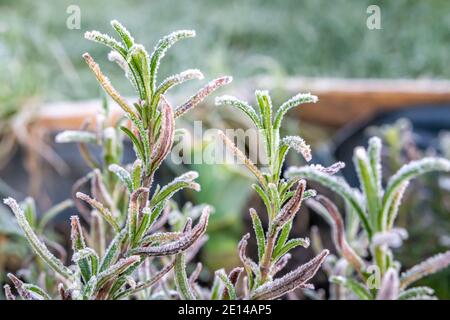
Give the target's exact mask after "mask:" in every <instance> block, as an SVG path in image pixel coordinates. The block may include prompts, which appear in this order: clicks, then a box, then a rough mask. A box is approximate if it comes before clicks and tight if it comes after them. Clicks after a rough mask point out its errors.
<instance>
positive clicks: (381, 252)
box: [286, 137, 450, 299]
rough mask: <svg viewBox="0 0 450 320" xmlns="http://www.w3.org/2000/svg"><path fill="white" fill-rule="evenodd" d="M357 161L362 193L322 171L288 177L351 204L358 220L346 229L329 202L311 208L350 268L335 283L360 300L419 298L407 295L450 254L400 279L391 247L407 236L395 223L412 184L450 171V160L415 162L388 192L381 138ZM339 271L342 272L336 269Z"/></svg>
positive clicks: (301, 170) (302, 170) (300, 170)
mask: <svg viewBox="0 0 450 320" xmlns="http://www.w3.org/2000/svg"><path fill="white" fill-rule="evenodd" d="M353 160H354V164H355V168H356V171H357V174H358V178H359V183H360V186H361V190H354V189H352V188H351V187H350V186H349V185H348V184H347V183H346V182H345V181H344V180H343V179H341V178H337V177H334V176H332V175H330V174H329V173H325V172H323V170H321V168H320V167H315V166H310V167H291V168H289V169H288V171H287V172H286V176H287V177H290V178H292V177H298V178H307V179H309V180H311V181H315V182H317V183H320V184H322V185H323V186H324V187H327V188H329V189H331V190H332V191H334V192H335V193H336V194H337V195H339V196H340V197H341V198H342V199H343V200H344V201H345V202H346V203H347V206H348V208H349V213H348V214H347V215H348V217H353V218H351V220H353V221H348V220H347V222H346V224H344V222H343V219H342V217H341V215H340V213H339V212H338V209H337V207H336V206H335V205H334V204H333V203H331V201H330V200H328V199H327V198H325V197H320V198H319V199H318V200H319V202H313V201H311V205H312V207H313V208H314V209H315V210H316V211H318V212H319V213H320V214H322V215H324V216H325V217H326V219H327V221H328V222H329V223H330V224H331V226H332V228H333V239H334V243H335V246H336V249H337V250H338V252H339V254H340V256H341V259H342V260H343V261H346V262H347V263H348V267H347V269H348V270H347V272H346V273H345V275H346V276H344V275H342V274H341V273H342V270H341V271H339V272H340V273H339V274H333V272H332V274H331V276H332V278H331V280H332V283H333V284H336V285H338V286H341V287H344V288H346V289H347V290H348V291H349V292H351V293H352V294H353V295H355V296H356V297H358V298H361V299H375V298H378V299H397V298H400V297H402V298H408V297H410V298H413V297H414V298H417V296H420V295H412V294H411V295H409V294H407V293H405V291H404V290H405V289H406V288H407V287H408V286H409V285H410V284H412V283H413V282H415V281H417V280H418V279H420V278H422V277H424V276H426V275H428V274H431V273H434V272H437V271H439V270H441V269H444V268H446V267H447V266H448V265H450V252H446V253H444V254H441V255H437V256H435V257H432V258H430V259H428V260H425V261H424V262H422V263H421V264H419V265H417V266H416V267H413V268H412V269H411V270H409V271H406V272H405V273H403V275H401V276H400V275H399V273H400V263H399V262H398V261H396V260H395V259H394V252H393V251H392V248H396V247H399V246H401V245H402V242H403V240H404V239H405V238H406V237H407V232H406V230H404V229H399V228H395V227H394V223H395V220H396V217H397V213H398V210H399V206H400V205H401V200H402V197H403V194H404V193H405V190H406V187H407V186H408V184H409V181H410V180H411V179H414V178H416V177H418V176H420V175H423V174H426V173H428V172H433V171H440V172H449V171H450V161H449V160H447V159H443V158H431V157H428V158H423V159H420V160H415V161H411V162H410V163H408V164H406V165H404V166H402V167H401V168H400V169H399V170H398V171H397V172H396V173H395V174H394V175H392V176H391V177H390V178H389V179H388V180H387V184H386V187H385V188H383V186H382V182H381V180H382V167H381V140H380V139H379V138H377V137H373V138H371V139H370V140H369V147H368V149H367V150H366V149H364V148H363V147H357V148H356V149H355V152H354V157H353ZM351 212H356V213H357V215H356V216H352V215H351ZM355 223H359V228H361V229H362V232H361V233H359V234H357V235H354V234H353V236H350V238H349V235H352V232H351V231H350V228H352V225H354V224H355ZM362 257H370V260H368V261H366V260H363V259H362ZM335 267H336V268H338V266H337V264H336V266H335ZM374 270H375V272H374ZM336 272H338V271H337V269H336ZM394 280H395V281H394ZM429 296H431V294H427V295H423V297H424V298H427V297H429ZM345 297H348V296H346V295H345V294H340V295H339V296H337V297H336V298H345Z"/></svg>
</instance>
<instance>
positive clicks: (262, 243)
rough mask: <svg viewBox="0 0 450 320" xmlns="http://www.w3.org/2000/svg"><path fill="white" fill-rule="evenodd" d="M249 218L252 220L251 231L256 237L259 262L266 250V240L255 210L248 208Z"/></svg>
mask: <svg viewBox="0 0 450 320" xmlns="http://www.w3.org/2000/svg"><path fill="white" fill-rule="evenodd" d="M250 216H251V218H252V223H253V229H254V230H255V235H256V243H257V246H258V257H259V260H261V259H262V256H263V255H264V251H265V250H266V238H265V236H264V229H263V226H262V223H261V220H260V219H259V216H258V214H257V213H256V211H255V209H253V208H250Z"/></svg>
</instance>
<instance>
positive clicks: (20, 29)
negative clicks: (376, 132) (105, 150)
mask: <svg viewBox="0 0 450 320" xmlns="http://www.w3.org/2000/svg"><path fill="white" fill-rule="evenodd" d="M373 3H377V4H378V5H379V6H380V7H381V23H382V28H383V29H382V30H375V31H370V30H368V29H367V27H366V19H367V16H368V15H367V13H366V8H367V6H368V5H369V4H373ZM71 4H76V5H78V6H79V7H80V9H81V29H80V30H69V29H68V28H67V27H66V19H67V17H68V14H67V13H66V9H67V7H68V6H69V5H71ZM113 18H115V19H118V20H119V21H121V22H122V23H124V24H125V25H126V26H127V27H128V28H129V29H130V30H132V32H133V34H135V36H136V38H137V41H138V42H142V43H143V44H144V45H146V46H147V47H148V48H149V50H150V49H151V48H152V47H153V45H154V44H155V41H157V40H158V39H159V38H160V37H161V36H162V35H164V34H167V33H169V32H171V31H173V30H175V29H179V28H184V29H186V28H192V29H196V30H197V34H198V36H197V38H196V39H195V40H188V41H184V42H182V43H179V44H177V45H176V48H174V49H173V50H171V52H170V53H169V54H168V56H167V57H166V60H165V63H164V65H163V70H161V73H162V75H165V74H166V75H168V74H170V73H173V72H175V71H179V70H181V68H186V67H197V68H199V69H201V70H202V71H204V72H205V74H206V76H207V77H209V78H210V77H213V76H215V75H218V74H223V73H227V74H231V75H233V76H235V78H236V79H244V78H246V77H248V76H252V75H257V74H269V75H277V76H279V75H304V76H339V77H369V78H373V77H389V78H397V77H407V78H416V77H434V78H448V77H449V76H450V67H449V66H448V49H449V48H448V42H449V40H450V2H449V1H447V0H434V1H420V0H396V1H387V0H385V1H354V0H336V1H333V2H330V1H328V0H303V1H299V0H284V1H270V0H246V1H237V0H229V1H211V0H194V1H174V0H152V1H137V0H130V1H122V2H118V1H110V0H98V1H92V0H89V1H88V0H80V1H75V0H60V1H50V0H43V1H35V2H31V1H26V0H19V1H6V0H0V59H1V65H0V71H2V70H3V69H5V68H9V69H11V64H18V65H20V70H19V71H20V72H15V70H12V71H11V70H9V71H10V72H9V74H11V73H13V75H9V76H8V77H5V76H3V77H1V78H0V81H2V82H10V81H11V79H12V78H13V77H14V73H15V74H16V76H17V77H18V79H21V80H20V81H19V80H18V82H19V84H17V83H15V82H14V85H15V87H13V88H12V89H11V90H9V91H8V93H10V94H14V92H19V93H20V94H24V93H23V92H21V91H23V90H21V82H24V83H25V82H27V86H28V87H30V86H31V87H32V88H33V93H35V92H36V87H38V88H39V89H40V90H39V92H40V94H41V97H42V98H43V99H44V100H55V99H81V98H88V97H97V96H98V92H99V91H98V86H97V85H96V83H95V80H94V78H93V77H92V76H91V75H90V74H89V70H88V68H87V67H86V66H85V65H84V62H83V61H82V59H81V54H82V53H83V52H85V51H89V52H90V53H91V54H92V55H93V56H94V57H95V58H96V59H97V60H98V61H99V62H100V63H101V65H102V66H103V68H104V69H105V71H106V73H107V74H108V75H110V77H111V79H112V81H113V83H114V84H115V85H116V86H118V87H119V89H121V90H125V92H127V93H131V88H129V87H128V86H126V84H124V82H123V81H121V79H122V78H121V77H122V75H121V72H120V71H119V70H118V68H116V67H115V66H114V65H112V64H110V63H107V62H106V54H107V50H106V49H104V48H102V47H101V46H98V45H96V44H92V43H90V42H88V41H86V40H84V39H83V33H84V32H85V31H87V30H91V29H97V30H99V31H102V32H108V33H111V32H112V31H111V28H110V26H109V21H110V20H111V19H113ZM2 74H5V72H2ZM25 79H26V81H25ZM22 80H23V81H22ZM29 82H34V84H35V85H34V86H32V85H30V84H29ZM25 93H26V92H25ZM4 95H5V94H3V95H0V97H3V96H4ZM4 99H6V98H4V97H3V98H2V100H4Z"/></svg>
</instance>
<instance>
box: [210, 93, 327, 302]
mask: <svg viewBox="0 0 450 320" xmlns="http://www.w3.org/2000/svg"><path fill="white" fill-rule="evenodd" d="M255 95H256V99H257V102H258V107H259V108H258V110H259V112H257V111H255V109H254V108H253V107H252V106H250V105H249V104H247V103H246V102H243V101H240V100H238V99H236V98H234V97H231V96H223V97H219V98H217V99H216V104H217V105H231V106H234V107H236V108H238V109H240V110H241V111H242V112H244V113H245V114H246V115H247V116H248V117H249V118H250V119H251V120H252V122H253V124H254V125H255V127H256V128H257V129H258V130H260V132H261V134H262V137H263V140H264V144H265V153H266V157H267V160H268V165H267V167H266V168H258V167H257V166H256V165H255V164H254V163H252V161H251V160H250V159H248V158H247V157H246V156H245V154H244V153H243V152H242V151H241V150H239V149H238V148H237V147H236V146H235V144H234V143H233V142H232V141H231V140H230V139H229V138H228V137H227V136H226V135H225V134H224V133H222V132H220V133H219V136H220V138H221V139H222V140H223V142H224V144H225V145H226V146H227V147H228V149H229V150H231V152H232V153H233V154H234V155H235V156H237V158H238V159H239V160H240V161H242V163H244V164H245V166H246V167H247V168H248V169H249V170H250V171H251V173H252V174H253V175H254V176H255V177H256V179H257V181H258V183H256V184H253V188H254V190H255V191H256V192H257V193H258V195H259V196H260V198H261V199H262V201H263V202H264V204H265V207H266V214H267V220H268V226H267V228H266V230H264V228H263V224H262V222H261V219H260V216H259V214H258V213H257V212H256V211H255V210H254V209H250V216H251V219H252V222H253V227H254V231H255V236H256V240H257V246H258V262H254V261H253V260H252V259H251V258H250V257H248V256H247V254H246V247H247V241H248V239H249V237H250V234H246V235H245V236H244V237H243V238H242V240H241V241H240V243H239V248H238V250H239V256H240V259H241V261H242V263H243V265H244V270H239V272H240V271H245V277H244V278H243V279H245V280H244V285H243V287H244V290H243V293H242V298H245V299H275V298H278V297H281V296H283V295H284V294H286V293H288V292H290V291H292V290H294V289H297V288H311V287H312V285H311V284H309V283H308V281H309V280H310V279H311V278H312V277H313V276H314V275H315V274H316V272H317V270H318V269H319V267H320V265H321V264H322V262H323V261H324V260H325V258H326V256H327V255H328V251H327V250H323V251H322V252H320V253H319V254H318V255H317V256H316V257H315V258H313V259H312V260H311V261H309V262H308V263H306V264H304V265H301V266H299V267H298V268H296V269H295V270H293V271H291V272H289V273H287V274H286V275H284V276H282V277H279V278H276V275H277V274H278V273H279V272H280V271H281V270H283V268H284V267H285V266H286V265H287V263H288V261H289V259H290V257H291V254H290V253H289V251H291V250H292V249H293V248H295V247H298V246H303V247H308V246H309V240H308V239H302V238H297V239H289V233H290V230H291V228H292V221H293V219H294V217H295V216H296V214H297V212H298V211H299V209H300V206H301V204H302V201H303V200H305V199H308V198H310V197H312V196H314V195H315V191H314V190H306V182H305V181H304V180H301V179H298V178H296V177H295V178H291V179H287V180H284V179H281V177H280V175H281V170H282V165H283V162H284V159H285V157H286V154H287V152H288V150H289V149H290V148H293V149H294V150H296V151H297V152H299V153H300V154H301V155H302V156H303V157H304V158H305V160H307V161H309V160H310V159H311V150H310V147H309V145H307V144H306V143H305V141H304V140H303V139H302V138H300V137H294V136H290V137H285V138H281V137H280V127H281V123H282V120H283V117H284V115H285V114H286V113H287V112H288V111H289V110H290V109H292V108H294V107H296V106H298V105H301V104H304V103H311V102H316V101H317V97H315V96H313V95H310V94H299V95H296V96H294V97H293V98H291V99H290V100H288V101H287V102H285V103H284V104H282V105H281V106H280V107H279V108H278V110H277V112H274V110H273V106H272V102H271V99H270V96H269V94H268V92H267V91H256V93H255ZM235 272H238V271H237V269H235V270H233V271H232V272H231V273H230V274H229V276H228V278H227V277H226V276H225V275H224V274H222V273H219V274H218V275H217V276H218V277H219V278H220V280H222V281H223V282H224V283H225V285H226V287H225V288H226V290H224V291H223V293H222V296H226V297H229V298H239V296H236V293H235V292H236V290H235V283H236V279H237V277H236V275H235Z"/></svg>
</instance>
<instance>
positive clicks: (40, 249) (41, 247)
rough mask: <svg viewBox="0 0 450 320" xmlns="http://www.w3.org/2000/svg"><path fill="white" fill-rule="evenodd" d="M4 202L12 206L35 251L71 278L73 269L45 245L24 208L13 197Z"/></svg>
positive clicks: (66, 276)
mask: <svg viewBox="0 0 450 320" xmlns="http://www.w3.org/2000/svg"><path fill="white" fill-rule="evenodd" d="M3 202H4V203H5V204H6V205H7V206H9V207H10V208H11V210H12V211H13V213H14V215H15V216H16V218H17V222H18V224H19V226H20V228H21V229H22V230H23V232H24V234H25V236H26V238H27V240H28V242H29V243H30V245H31V247H32V248H33V250H34V251H35V253H36V254H37V255H38V256H39V257H40V258H42V260H44V261H45V262H46V263H47V264H48V265H49V266H50V267H51V268H52V269H53V270H54V271H55V272H57V273H59V274H60V275H61V276H63V277H64V278H70V277H71V276H72V271H70V269H69V268H67V267H66V266H64V265H63V264H62V262H61V261H60V260H58V259H57V258H56V257H55V256H54V255H53V254H52V253H51V252H50V251H49V250H48V249H47V247H46V246H45V244H44V243H43V242H42V241H40V240H39V238H38V236H37V235H36V234H35V233H34V231H33V229H32V228H31V226H30V225H29V223H28V221H27V219H26V218H25V215H24V213H23V211H22V209H21V208H20V207H19V205H18V204H17V202H16V200H14V199H13V198H6V199H4V200H3Z"/></svg>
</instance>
